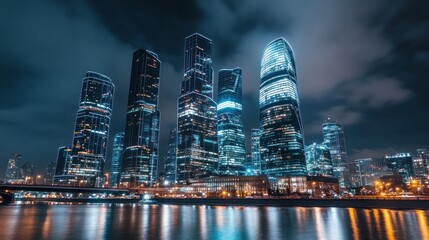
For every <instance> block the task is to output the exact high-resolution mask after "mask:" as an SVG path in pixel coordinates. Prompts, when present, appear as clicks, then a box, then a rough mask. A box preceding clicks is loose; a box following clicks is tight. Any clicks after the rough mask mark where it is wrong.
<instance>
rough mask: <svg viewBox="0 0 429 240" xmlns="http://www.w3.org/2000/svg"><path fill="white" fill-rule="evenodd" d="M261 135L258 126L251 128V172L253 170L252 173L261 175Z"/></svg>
mask: <svg viewBox="0 0 429 240" xmlns="http://www.w3.org/2000/svg"><path fill="white" fill-rule="evenodd" d="M261 135H262V131H261V129H259V128H254V129H252V133H251V141H252V146H251V151H252V172H253V175H261V174H262V162H261Z"/></svg>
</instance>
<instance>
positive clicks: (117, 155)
mask: <svg viewBox="0 0 429 240" xmlns="http://www.w3.org/2000/svg"><path fill="white" fill-rule="evenodd" d="M123 150H124V133H123V132H120V133H117V134H115V137H114V138H113V150H112V162H111V165H110V179H109V180H110V186H111V187H117V186H118V181H119V173H120V170H121V162H122V152H123Z"/></svg>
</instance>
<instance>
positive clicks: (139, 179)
mask: <svg viewBox="0 0 429 240" xmlns="http://www.w3.org/2000/svg"><path fill="white" fill-rule="evenodd" d="M160 69H161V61H160V60H159V58H158V55H157V54H155V53H154V52H151V51H148V50H144V49H138V50H136V51H135V52H134V54H133V62H132V67H131V78H130V88H129V95H128V108H127V116H126V124H125V136H124V152H123V155H122V167H121V175H120V186H122V187H137V186H150V185H153V184H155V182H156V181H157V177H158V173H157V171H158V167H157V166H158V146H159V119H160V112H159V110H158V95H159V81H160Z"/></svg>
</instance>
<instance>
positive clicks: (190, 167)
mask: <svg viewBox="0 0 429 240" xmlns="http://www.w3.org/2000/svg"><path fill="white" fill-rule="evenodd" d="M211 55H212V41H211V40H210V39H208V38H207V37H205V36H203V35H201V34H198V33H195V34H192V35H190V36H188V37H187V38H186V39H185V49H184V62H185V64H184V77H183V81H182V83H181V95H180V97H179V99H178V104H177V105H178V106H177V107H178V109H177V117H178V119H177V176H176V177H177V181H178V182H179V183H187V182H189V179H193V178H204V177H208V176H212V175H214V174H215V173H216V170H217V165H218V142H217V105H216V103H215V101H214V100H213V83H212V81H213V68H212V59H211Z"/></svg>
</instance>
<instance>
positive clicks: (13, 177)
mask: <svg viewBox="0 0 429 240" xmlns="http://www.w3.org/2000/svg"><path fill="white" fill-rule="evenodd" d="M21 159H22V155H21V154H17V153H15V154H11V155H10V157H9V161H8V163H7V169H6V177H5V180H4V181H5V182H15V181H21V180H22V171H21V168H20V167H19V164H20V163H21Z"/></svg>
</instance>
